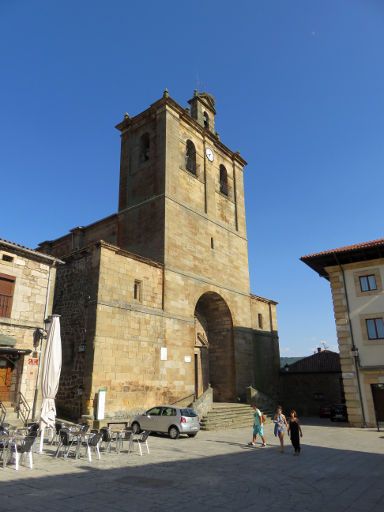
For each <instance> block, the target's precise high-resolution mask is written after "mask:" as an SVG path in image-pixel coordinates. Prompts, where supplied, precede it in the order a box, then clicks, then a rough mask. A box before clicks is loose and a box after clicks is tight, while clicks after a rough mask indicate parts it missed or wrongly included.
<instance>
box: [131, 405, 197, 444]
mask: <svg viewBox="0 0 384 512" xmlns="http://www.w3.org/2000/svg"><path fill="white" fill-rule="evenodd" d="M142 430H150V431H152V432H161V433H165V434H168V435H169V437H170V438H171V439H177V438H178V437H179V436H180V434H187V436H188V437H195V436H196V435H197V433H198V431H199V430H200V422H199V417H198V415H197V414H196V412H195V411H194V410H193V409H189V408H186V409H179V408H178V407H173V406H172V405H159V406H157V407H152V409H149V410H148V411H147V412H145V413H144V414H140V415H139V416H136V417H135V418H134V419H133V421H132V431H133V432H134V433H139V432H141V431H142Z"/></svg>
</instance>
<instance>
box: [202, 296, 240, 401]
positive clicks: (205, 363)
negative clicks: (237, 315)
mask: <svg viewBox="0 0 384 512" xmlns="http://www.w3.org/2000/svg"><path fill="white" fill-rule="evenodd" d="M208 384H210V385H211V386H212V388H213V399H214V401H216V402H231V401H234V400H235V398H236V391H235V357H234V345H233V323H232V315H231V312H230V310H229V307H228V305H227V303H226V302H225V300H224V299H223V298H222V297H221V296H220V295H219V294H217V293H215V292H207V293H204V295H202V296H201V297H200V299H199V300H198V301H197V304H196V307H195V391H196V395H200V394H201V393H202V392H204V391H205V390H206V389H207V387H208Z"/></svg>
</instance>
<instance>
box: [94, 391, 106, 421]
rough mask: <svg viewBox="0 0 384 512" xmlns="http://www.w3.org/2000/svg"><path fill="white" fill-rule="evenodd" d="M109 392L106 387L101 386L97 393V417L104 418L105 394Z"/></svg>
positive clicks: (98, 418)
mask: <svg viewBox="0 0 384 512" xmlns="http://www.w3.org/2000/svg"><path fill="white" fill-rule="evenodd" d="M106 394H107V389H106V388H100V389H99V391H98V393H97V412H96V419H97V420H103V419H104V416H105V395H106Z"/></svg>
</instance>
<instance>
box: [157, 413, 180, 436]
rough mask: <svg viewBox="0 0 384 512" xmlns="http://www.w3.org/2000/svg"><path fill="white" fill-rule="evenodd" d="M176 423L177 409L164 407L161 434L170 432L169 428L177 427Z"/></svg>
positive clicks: (160, 423)
mask: <svg viewBox="0 0 384 512" xmlns="http://www.w3.org/2000/svg"><path fill="white" fill-rule="evenodd" d="M176 422H177V418H176V409H175V408H174V407H163V410H162V413H161V419H160V421H159V425H160V429H159V432H168V429H169V427H170V426H171V425H175V423H176Z"/></svg>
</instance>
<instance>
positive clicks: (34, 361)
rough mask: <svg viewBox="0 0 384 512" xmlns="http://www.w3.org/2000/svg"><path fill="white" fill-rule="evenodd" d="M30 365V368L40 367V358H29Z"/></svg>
mask: <svg viewBox="0 0 384 512" xmlns="http://www.w3.org/2000/svg"><path fill="white" fill-rule="evenodd" d="M28 364H29V365H30V366H38V364H39V358H38V357H29V358H28Z"/></svg>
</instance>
